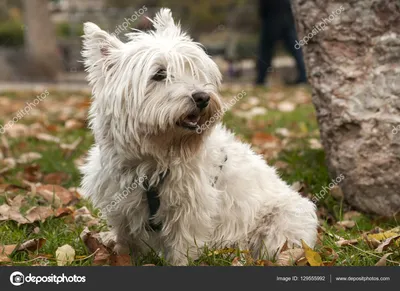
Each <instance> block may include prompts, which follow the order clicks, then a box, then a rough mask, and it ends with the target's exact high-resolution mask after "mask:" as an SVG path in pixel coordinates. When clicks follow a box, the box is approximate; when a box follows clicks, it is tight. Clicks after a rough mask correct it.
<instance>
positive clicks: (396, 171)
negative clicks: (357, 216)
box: [293, 0, 400, 216]
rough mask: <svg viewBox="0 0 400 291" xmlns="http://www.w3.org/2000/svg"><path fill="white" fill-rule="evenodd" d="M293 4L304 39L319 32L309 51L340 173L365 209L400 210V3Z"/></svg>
mask: <svg viewBox="0 0 400 291" xmlns="http://www.w3.org/2000/svg"><path fill="white" fill-rule="evenodd" d="M340 6H342V10H340V9H341V8H340ZM293 9H294V14H295V18H296V22H297V29H298V32H299V39H303V37H305V36H306V35H308V34H309V33H312V31H313V29H315V30H314V34H315V35H312V34H311V35H310V36H311V38H310V40H309V41H308V44H304V45H303V47H302V48H303V52H304V55H305V61H306V64H307V71H308V76H309V81H310V83H311V85H312V87H313V103H314V105H315V108H316V111H317V117H318V123H319V126H320V132H321V139H322V142H323V145H324V148H325V151H326V156H327V163H328V168H329V172H330V174H331V176H332V178H335V177H337V176H339V175H340V174H343V175H344V177H345V179H344V180H343V181H342V182H341V184H340V185H341V188H342V190H343V192H344V195H345V198H346V200H347V201H348V202H349V203H350V204H352V205H354V206H356V207H357V208H359V209H361V210H363V211H366V212H372V213H377V214H380V215H385V216H390V215H393V214H394V213H397V212H399V210H400V2H399V1H398V0H358V1H354V0H353V1H348V2H347V1H346V2H343V1H338V0H337V1H326V0H307V1H304V0H294V1H293ZM337 9H339V10H337ZM335 11H336V12H335ZM338 11H341V12H340V13H337V12H338ZM331 13H334V15H336V16H334V17H331V18H329V16H330V14H331ZM324 18H325V19H326V20H325V24H326V29H325V30H320V29H318V27H321V26H320V25H319V23H320V22H321V21H322V22H323V21H324ZM329 20H330V21H329ZM315 25H318V26H317V27H315ZM321 25H322V24H321ZM322 26H323V25H322ZM319 30H320V31H319ZM397 127H398V128H397ZM396 129H397V130H396Z"/></svg>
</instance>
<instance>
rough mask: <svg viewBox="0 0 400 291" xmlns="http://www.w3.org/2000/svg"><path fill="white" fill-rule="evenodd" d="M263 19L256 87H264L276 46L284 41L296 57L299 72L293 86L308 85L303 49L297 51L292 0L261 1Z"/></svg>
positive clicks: (260, 11) (260, 7) (260, 12)
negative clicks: (278, 42)
mask: <svg viewBox="0 0 400 291" xmlns="http://www.w3.org/2000/svg"><path fill="white" fill-rule="evenodd" d="M259 15H260V18H261V33H260V44H259V52H258V58H257V79H256V82H255V83H256V85H263V84H264V81H265V79H266V77H267V72H268V68H270V67H271V63H272V57H273V55H274V46H275V44H276V43H277V41H278V40H282V41H283V44H284V46H285V48H286V50H288V51H289V53H290V54H291V55H292V56H293V57H294V59H295V61H296V67H297V71H298V76H297V79H296V80H295V81H294V82H292V83H291V84H301V83H307V75H306V69H305V65H304V60H303V53H302V51H301V49H296V48H295V44H296V41H297V33H296V27H295V24H294V19H293V13H292V7H291V5H290V0H259Z"/></svg>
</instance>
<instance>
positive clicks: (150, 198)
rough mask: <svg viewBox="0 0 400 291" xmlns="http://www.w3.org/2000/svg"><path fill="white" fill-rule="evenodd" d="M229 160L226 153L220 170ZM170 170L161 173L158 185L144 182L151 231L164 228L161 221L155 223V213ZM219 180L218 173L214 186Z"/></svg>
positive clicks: (148, 228) (147, 227) (148, 227)
mask: <svg viewBox="0 0 400 291" xmlns="http://www.w3.org/2000/svg"><path fill="white" fill-rule="evenodd" d="M227 160H228V155H225V159H224V161H223V163H222V164H221V165H219V166H218V167H219V169H220V171H222V167H223V165H224V164H225V162H226V161H227ZM168 174H169V170H167V171H166V172H164V173H161V174H160V175H159V177H160V182H159V183H158V185H157V186H153V187H151V188H150V187H149V184H148V181H147V180H146V181H145V182H144V183H143V184H144V187H145V188H146V189H147V190H146V198H147V204H148V206H149V212H150V215H149V223H148V226H146V229H147V230H149V231H160V230H161V228H162V224H161V223H155V222H154V215H156V213H157V211H158V209H159V208H160V197H159V190H160V187H161V186H162V183H163V182H164V180H165V178H166V177H167V176H168ZM217 181H218V175H217V176H215V178H214V181H213V183H212V186H213V187H214V186H215V184H216V183H217Z"/></svg>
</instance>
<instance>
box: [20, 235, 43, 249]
mask: <svg viewBox="0 0 400 291" xmlns="http://www.w3.org/2000/svg"><path fill="white" fill-rule="evenodd" d="M45 243H46V239H44V238H35V239H30V240H28V241H26V242H24V243H22V244H20V245H19V246H18V247H17V251H31V252H36V251H38V250H40V249H41V248H42V247H43V245H44V244H45Z"/></svg>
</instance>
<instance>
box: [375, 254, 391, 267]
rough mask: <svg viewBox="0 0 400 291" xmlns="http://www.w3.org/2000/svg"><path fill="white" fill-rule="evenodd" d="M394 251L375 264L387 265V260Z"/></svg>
mask: <svg viewBox="0 0 400 291" xmlns="http://www.w3.org/2000/svg"><path fill="white" fill-rule="evenodd" d="M391 254H392V253H387V254H385V255H384V256H383V257H382V258H380V260H379V261H378V262H377V263H376V264H375V266H379V267H383V266H386V260H387V258H388V257H389V256H390V255H391Z"/></svg>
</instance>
